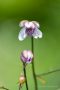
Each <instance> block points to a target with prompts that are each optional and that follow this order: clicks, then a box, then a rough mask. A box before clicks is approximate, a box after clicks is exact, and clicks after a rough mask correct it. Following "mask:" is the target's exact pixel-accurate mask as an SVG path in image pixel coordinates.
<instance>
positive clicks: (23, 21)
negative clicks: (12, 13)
mask: <svg viewBox="0 0 60 90" xmlns="http://www.w3.org/2000/svg"><path fill="white" fill-rule="evenodd" d="M26 22H28V20H22V21H21V22H20V23H19V26H20V27H24V26H25V23H26Z"/></svg>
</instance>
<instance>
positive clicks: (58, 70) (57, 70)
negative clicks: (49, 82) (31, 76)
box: [36, 69, 60, 77]
mask: <svg viewBox="0 0 60 90" xmlns="http://www.w3.org/2000/svg"><path fill="white" fill-rule="evenodd" d="M55 72H60V69H56V70H53V71H50V72H47V73H42V74H40V75H36V76H37V77H40V76H45V75H49V74H52V73H55Z"/></svg>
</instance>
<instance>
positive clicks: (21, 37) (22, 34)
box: [18, 28, 27, 41]
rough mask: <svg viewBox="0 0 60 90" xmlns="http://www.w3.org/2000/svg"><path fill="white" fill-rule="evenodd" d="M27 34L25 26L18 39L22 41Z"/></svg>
mask: <svg viewBox="0 0 60 90" xmlns="http://www.w3.org/2000/svg"><path fill="white" fill-rule="evenodd" d="M26 36H27V34H26V33H25V28H22V29H21V31H20V32H19V35H18V39H19V40H20V41H22V40H24V39H25V38H26Z"/></svg>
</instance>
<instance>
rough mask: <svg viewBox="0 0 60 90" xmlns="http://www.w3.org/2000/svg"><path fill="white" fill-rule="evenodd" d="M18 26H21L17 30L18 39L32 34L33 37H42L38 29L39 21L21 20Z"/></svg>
mask: <svg viewBox="0 0 60 90" xmlns="http://www.w3.org/2000/svg"><path fill="white" fill-rule="evenodd" d="M19 26H20V27H21V28H22V29H21V30H20V32H19V35H18V39H19V40H20V41H22V40H24V39H25V38H26V37H27V36H31V37H32V36H33V37H34V38H36V39H37V38H42V32H41V31H40V30H39V27H40V25H39V23H38V22H36V21H28V20H23V21H21V22H20V24H19Z"/></svg>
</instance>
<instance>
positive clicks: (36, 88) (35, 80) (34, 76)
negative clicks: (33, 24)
mask: <svg viewBox="0 0 60 90" xmlns="http://www.w3.org/2000/svg"><path fill="white" fill-rule="evenodd" d="M31 46H32V47H31V49H32V53H33V55H34V42H33V37H32V38H31ZM32 73H33V78H34V83H35V90H38V87H37V79H36V75H35V68H34V58H33V60H32Z"/></svg>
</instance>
